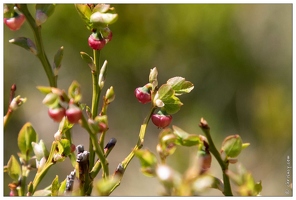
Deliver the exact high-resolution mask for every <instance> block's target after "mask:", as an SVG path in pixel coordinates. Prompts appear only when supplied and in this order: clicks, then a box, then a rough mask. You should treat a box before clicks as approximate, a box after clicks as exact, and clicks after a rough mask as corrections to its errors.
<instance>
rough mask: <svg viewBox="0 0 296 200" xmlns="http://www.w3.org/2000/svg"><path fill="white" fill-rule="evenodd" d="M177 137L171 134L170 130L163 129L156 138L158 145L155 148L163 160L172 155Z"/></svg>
mask: <svg viewBox="0 0 296 200" xmlns="http://www.w3.org/2000/svg"><path fill="white" fill-rule="evenodd" d="M176 139H177V137H176V135H175V134H173V131H172V130H171V129H170V128H165V129H163V130H162V131H161V132H160V133H159V136H158V141H159V142H158V145H157V147H156V150H157V152H158V153H159V155H160V157H161V158H162V159H165V158H166V157H168V156H169V155H172V154H173V153H174V152H175V150H176V144H175V141H176Z"/></svg>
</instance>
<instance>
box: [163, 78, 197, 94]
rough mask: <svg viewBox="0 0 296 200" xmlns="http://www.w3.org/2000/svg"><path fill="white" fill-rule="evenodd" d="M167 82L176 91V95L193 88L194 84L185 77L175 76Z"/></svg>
mask: <svg viewBox="0 0 296 200" xmlns="http://www.w3.org/2000/svg"><path fill="white" fill-rule="evenodd" d="M167 84H168V85H170V86H171V87H172V89H173V90H174V91H175V95H176V96H178V95H182V94H185V93H189V92H190V91H191V90H193V88H194V86H193V84H192V83H191V82H190V81H186V80H185V78H183V77H179V76H177V77H173V78H170V79H169V80H168V81H167Z"/></svg>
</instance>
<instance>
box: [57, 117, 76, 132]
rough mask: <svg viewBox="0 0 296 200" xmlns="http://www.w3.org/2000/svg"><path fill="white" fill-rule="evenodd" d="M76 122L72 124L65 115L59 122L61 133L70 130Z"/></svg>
mask: <svg viewBox="0 0 296 200" xmlns="http://www.w3.org/2000/svg"><path fill="white" fill-rule="evenodd" d="M73 126H74V124H71V123H70V122H69V121H68V120H66V118H65V117H64V118H63V119H62V121H61V122H60V124H59V131H60V132H61V133H65V132H66V131H67V130H70V129H71V128H72V127H73Z"/></svg>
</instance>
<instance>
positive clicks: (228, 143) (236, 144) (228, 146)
mask: <svg viewBox="0 0 296 200" xmlns="http://www.w3.org/2000/svg"><path fill="white" fill-rule="evenodd" d="M242 144H243V143H242V139H241V137H240V136H239V135H230V136H228V137H226V138H225V139H224V141H223V143H222V147H221V153H222V152H225V154H226V156H228V157H231V158H235V157H237V156H238V155H239V154H240V152H241V150H242Z"/></svg>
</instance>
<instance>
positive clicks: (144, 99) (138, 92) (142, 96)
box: [134, 87, 151, 104]
mask: <svg viewBox="0 0 296 200" xmlns="http://www.w3.org/2000/svg"><path fill="white" fill-rule="evenodd" d="M134 93H135V96H136V98H137V99H138V101H139V102H140V103H142V104H146V103H149V102H150V101H151V95H150V93H149V91H148V89H146V88H145V87H138V88H136V89H135V92H134Z"/></svg>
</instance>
